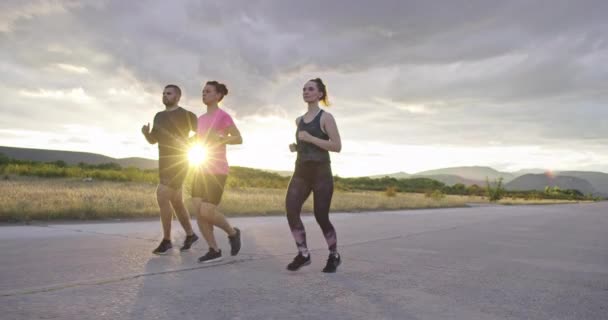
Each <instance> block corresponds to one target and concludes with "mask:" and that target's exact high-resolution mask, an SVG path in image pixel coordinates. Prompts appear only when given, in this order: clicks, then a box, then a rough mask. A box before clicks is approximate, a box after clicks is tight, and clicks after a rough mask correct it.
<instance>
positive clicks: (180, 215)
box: [171, 188, 194, 236]
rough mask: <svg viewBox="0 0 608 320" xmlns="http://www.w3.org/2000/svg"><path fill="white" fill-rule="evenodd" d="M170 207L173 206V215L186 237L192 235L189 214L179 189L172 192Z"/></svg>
mask: <svg viewBox="0 0 608 320" xmlns="http://www.w3.org/2000/svg"><path fill="white" fill-rule="evenodd" d="M171 205H172V206H173V209H174V210H175V215H176V216H177V219H178V220H179V223H180V224H181V225H182V227H183V228H184V231H185V232H186V235H188V236H191V235H193V234H194V232H193V231H192V223H191V222H190V213H189V212H188V209H186V206H185V205H184V199H183V196H182V189H181V188H180V189H177V190H175V191H174V192H173V195H172V198H171Z"/></svg>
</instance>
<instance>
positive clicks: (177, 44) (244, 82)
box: [0, 0, 608, 146]
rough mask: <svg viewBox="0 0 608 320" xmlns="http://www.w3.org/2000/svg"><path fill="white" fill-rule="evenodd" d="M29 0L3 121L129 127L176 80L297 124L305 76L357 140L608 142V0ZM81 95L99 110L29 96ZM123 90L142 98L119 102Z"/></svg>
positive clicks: (3, 39) (12, 12)
mask: <svg viewBox="0 0 608 320" xmlns="http://www.w3.org/2000/svg"><path fill="white" fill-rule="evenodd" d="M33 4H36V5H38V6H36V5H32V6H30V7H29V9H27V8H25V9H24V6H23V5H22V4H21V2H16V1H11V2H5V3H3V7H2V9H3V11H4V12H5V16H12V17H13V18H11V19H10V21H9V20H7V21H9V22H8V23H5V25H6V26H7V27H6V28H5V30H4V31H1V30H0V49H1V50H0V58H1V61H2V62H0V71H1V75H0V77H1V78H2V80H3V83H5V85H4V86H3V87H2V88H0V89H1V90H0V91H1V93H2V95H3V102H2V103H1V104H0V110H2V112H3V119H0V124H2V126H3V127H4V126H8V127H10V126H11V124H14V123H19V127H20V128H28V127H32V128H36V127H40V126H41V123H42V124H43V125H42V126H43V127H48V128H55V127H60V126H61V125H62V124H63V123H67V122H69V123H92V124H95V125H98V126H103V125H104V124H110V126H113V127H114V128H116V130H126V128H129V130H130V129H131V127H133V128H135V127H137V126H138V125H139V122H141V121H140V120H139V119H148V118H151V116H152V115H153V114H154V112H156V110H157V109H158V108H159V101H158V100H157V99H156V95H157V94H158V93H159V92H160V90H161V89H162V87H163V85H164V84H167V83H177V84H179V85H181V86H182V88H183V89H184V91H185V97H184V101H183V102H184V104H185V105H187V106H190V107H191V108H192V109H193V110H198V111H197V112H199V113H200V111H201V110H202V106H201V103H200V98H199V95H200V89H201V85H202V84H203V82H204V81H206V80H209V79H216V80H220V81H223V82H225V83H227V84H228V87H229V89H230V94H229V96H228V97H227V99H226V104H227V105H228V106H229V107H230V108H231V109H232V110H234V111H235V112H236V114H237V116H238V117H246V116H250V115H254V114H269V113H275V114H279V115H281V116H284V115H288V116H289V117H294V116H295V115H297V114H298V113H300V112H301V111H302V110H303V109H298V108H299V107H298V104H301V99H300V96H299V94H300V88H301V86H302V84H303V82H304V81H306V80H307V79H308V78H310V77H313V76H317V75H319V76H322V77H323V78H325V79H326V80H328V84H329V87H330V97H332V98H333V97H335V98H336V101H337V102H343V104H342V105H336V108H335V109H333V110H332V112H333V113H335V114H336V115H337V119H338V120H339V121H340V125H341V126H342V130H343V131H344V136H346V137H349V138H351V139H360V140H378V141H385V142H391V143H396V144H429V143H440V144H454V145H490V144H495V143H501V144H506V145H509V144H513V145H522V144H523V145H534V144H545V145H551V144H558V143H562V142H564V141H567V143H568V144H572V145H576V144H577V143H580V144H584V145H589V146H596V145H599V144H603V143H606V138H604V137H606V136H608V126H607V125H606V122H605V120H602V119H606V117H607V116H608V111H606V108H605V106H606V102H608V93H607V90H606V89H605V88H606V85H605V84H606V83H607V82H608V33H606V32H605V30H608V20H606V19H605V12H608V2H605V1H599V0H598V1H578V2H576V3H574V2H572V1H534V2H530V1H523V0H521V1H508V2H488V1H481V0H477V1H464V0H462V1H444V2H441V3H440V2H428V1H427V2H419V1H397V0H395V1H375V2H369V1H363V0H357V1H320V0H319V1H317V0H315V1H296V2H294V1H278V0H259V1H244V0H243V1H225V2H217V1H186V2H183V3H180V4H179V5H178V4H175V3H170V2H164V1H147V2H133V1H101V2H83V3H76V2H73V1H69V2H68V1H66V2H53V4H52V5H49V2H45V1H40V2H34V3H33ZM33 7H34V8H38V9H32V8H33ZM57 64H69V65H73V66H75V67H85V68H87V70H88V72H87V73H83V74H77V73H71V74H70V73H69V70H68V71H66V70H61V69H58V68H54V67H53V66H54V65H57ZM74 88H82V89H83V90H84V92H85V93H86V94H87V95H88V96H90V97H92V98H93V99H95V101H94V102H90V103H88V104H77V103H76V102H74V101H69V99H68V101H65V100H51V101H47V102H45V103H44V104H39V103H37V102H35V101H33V100H35V99H33V98H32V97H24V96H23V95H22V94H20V93H19V92H22V91H23V90H26V91H27V92H36V90H41V89H44V90H51V91H52V90H55V91H65V92H69V91H70V90H73V89H74ZM111 88H114V89H127V90H129V92H130V93H129V94H125V95H123V96H120V95H118V96H113V97H109V96H108V90H109V89H111ZM137 92H140V95H141V96H145V97H146V98H145V99H144V100H142V101H139V102H137V101H134V99H136V98H137V96H138V93H137ZM378 98H381V99H384V100H382V101H388V103H386V104H383V103H379V102H378V101H379V100H378ZM131 101H133V102H131ZM419 111H420V112H419ZM421 111H425V112H421ZM91 114H95V117H91ZM136 124H137V125H136Z"/></svg>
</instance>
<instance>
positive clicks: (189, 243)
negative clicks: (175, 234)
mask: <svg viewBox="0 0 608 320" xmlns="http://www.w3.org/2000/svg"><path fill="white" fill-rule="evenodd" d="M196 240H198V236H197V235H196V233H193V234H192V235H191V236H186V239H184V245H183V246H182V247H181V248H179V251H186V250H190V247H192V244H193V243H195V242H196Z"/></svg>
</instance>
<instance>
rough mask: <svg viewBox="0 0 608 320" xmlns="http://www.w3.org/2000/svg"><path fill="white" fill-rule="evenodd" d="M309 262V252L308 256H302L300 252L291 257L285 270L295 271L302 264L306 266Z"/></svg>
mask: <svg viewBox="0 0 608 320" xmlns="http://www.w3.org/2000/svg"><path fill="white" fill-rule="evenodd" d="M309 264H310V254H309V255H308V257H304V256H303V255H302V254H301V253H298V255H297V256H296V257H295V258H293V261H292V262H291V263H290V264H288V265H287V270H289V271H297V270H299V269H300V268H302V267H303V266H307V265H309Z"/></svg>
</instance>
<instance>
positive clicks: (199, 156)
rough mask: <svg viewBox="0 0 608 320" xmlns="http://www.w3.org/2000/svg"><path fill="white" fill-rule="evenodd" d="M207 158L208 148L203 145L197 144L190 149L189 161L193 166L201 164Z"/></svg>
mask: <svg viewBox="0 0 608 320" xmlns="http://www.w3.org/2000/svg"><path fill="white" fill-rule="evenodd" d="M206 159H207V150H206V149H205V148H204V147H203V146H201V145H195V146H193V147H192V148H190V150H188V162H190V165H191V166H195V167H196V166H199V165H201V164H202V163H203V162H205V160H206Z"/></svg>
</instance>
